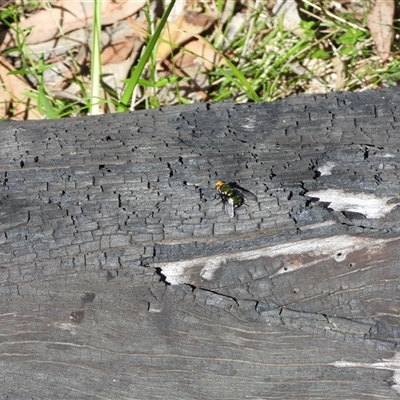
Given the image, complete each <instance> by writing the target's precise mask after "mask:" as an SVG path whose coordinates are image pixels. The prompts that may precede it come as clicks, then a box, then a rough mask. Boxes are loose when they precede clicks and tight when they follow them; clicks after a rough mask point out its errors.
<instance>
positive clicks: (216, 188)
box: [215, 181, 226, 192]
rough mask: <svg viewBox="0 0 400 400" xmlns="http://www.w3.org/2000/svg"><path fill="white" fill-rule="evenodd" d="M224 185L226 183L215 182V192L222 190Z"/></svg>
mask: <svg viewBox="0 0 400 400" xmlns="http://www.w3.org/2000/svg"><path fill="white" fill-rule="evenodd" d="M224 185H226V182H225V181H218V182H216V184H215V190H216V191H217V192H219V191H220V189H221V188H222V186H224Z"/></svg>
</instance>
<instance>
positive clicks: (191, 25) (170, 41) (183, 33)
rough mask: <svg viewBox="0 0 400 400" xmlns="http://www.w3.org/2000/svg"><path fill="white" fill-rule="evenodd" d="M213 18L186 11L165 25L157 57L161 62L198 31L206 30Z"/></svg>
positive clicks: (213, 20)
mask: <svg viewBox="0 0 400 400" xmlns="http://www.w3.org/2000/svg"><path fill="white" fill-rule="evenodd" d="M214 22H215V18H214V17H213V16H211V15H206V14H202V13H198V12H195V11H187V12H184V13H182V14H181V15H180V16H179V17H178V18H177V19H176V20H175V21H173V22H171V23H168V24H167V26H166V27H165V29H164V31H163V33H162V35H161V40H160V44H159V45H158V48H157V59H158V60H159V61H160V62H161V61H163V60H164V59H165V58H166V57H168V55H169V54H170V53H171V51H173V50H174V49H175V46H179V45H181V44H183V43H185V42H187V41H189V40H190V39H192V38H193V37H194V35H197V34H199V33H202V32H204V31H205V30H207V29H208V28H209V27H210V26H211V25H212V24H213V23H214Z"/></svg>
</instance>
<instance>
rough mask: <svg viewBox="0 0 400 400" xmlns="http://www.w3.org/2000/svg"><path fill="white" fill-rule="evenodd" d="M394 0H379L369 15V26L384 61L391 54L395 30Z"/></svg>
mask: <svg viewBox="0 0 400 400" xmlns="http://www.w3.org/2000/svg"><path fill="white" fill-rule="evenodd" d="M393 17H394V0H377V1H376V2H375V4H374V5H373V7H372V9H371V10H370V12H369V14H368V16H367V26H368V28H369V30H370V32H371V36H372V39H373V40H374V42H375V46H376V49H377V50H378V53H379V54H380V56H381V59H382V61H383V62H386V61H387V59H388V58H389V54H390V46H391V44H392V40H393V36H394V30H393Z"/></svg>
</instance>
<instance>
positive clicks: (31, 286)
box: [0, 89, 400, 400]
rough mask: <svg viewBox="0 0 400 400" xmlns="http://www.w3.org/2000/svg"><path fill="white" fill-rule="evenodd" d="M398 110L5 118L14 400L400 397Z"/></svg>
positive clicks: (5, 233) (2, 250)
mask: <svg viewBox="0 0 400 400" xmlns="http://www.w3.org/2000/svg"><path fill="white" fill-rule="evenodd" d="M399 104H400V90H398V89H388V90H383V91H369V92H364V93H334V94H328V95H319V96H300V97H294V98H290V99H287V100H284V101H278V102H275V103H271V104H267V103H263V104H244V105H232V104H226V103H221V104H197V105H193V106H184V107H172V108H164V109H160V110H154V111H146V112H136V113H131V114H128V113H127V114H121V115H107V116H102V117H87V118H78V119H68V120H59V121H37V122H33V121H32V122H28V123H2V124H1V125H0V131H1V143H2V145H1V147H0V174H1V175H0V176H1V186H0V205H1V208H0V227H1V229H0V254H1V263H0V296H1V298H0V301H1V303H0V310H1V313H0V338H1V342H0V371H1V372H0V378H1V379H0V399H4V400H5V399H45V398H49V399H50V398H52V399H56V398H65V399H74V398H76V399H245V398H249V399H273V398H275V399H294V398H297V399H300V398H303V399H349V398H354V399H361V398H374V399H395V398H399V393H400V386H399V385H400V353H399V351H398V349H397V347H398V343H399V340H400V339H399V336H400V330H399V327H400V319H399V314H400V292H399V288H400V223H399V222H400V221H399V219H400V207H399V201H400V191H399V166H400V154H399V145H400V122H399V121H400V108H399ZM217 180H225V181H227V182H232V181H234V182H238V183H239V184H240V185H241V186H243V187H244V188H246V189H248V190H251V191H252V192H254V193H255V194H256V195H257V199H258V200H257V201H254V200H247V201H246V204H244V205H243V206H242V207H240V208H238V209H237V210H236V213H235V214H236V215H235V216H234V217H233V218H230V217H229V216H228V215H226V214H225V213H224V212H223V210H222V204H220V203H219V201H218V199H217V198H216V192H215V190H214V185H215V182H216V181H217Z"/></svg>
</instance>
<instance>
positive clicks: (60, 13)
mask: <svg viewBox="0 0 400 400" xmlns="http://www.w3.org/2000/svg"><path fill="white" fill-rule="evenodd" d="M93 4H94V2H93V1H80V2H77V1H69V0H65V1H57V2H55V3H53V4H52V7H51V8H50V9H47V10H41V11H39V12H37V13H36V14H33V15H32V16H31V17H29V18H27V19H26V20H24V21H21V23H20V24H19V27H20V28H21V29H26V28H29V27H32V31H31V33H30V35H29V36H28V39H27V44H33V43H40V42H45V41H47V40H50V39H53V38H54V37H58V36H60V35H61V32H60V29H59V26H61V28H62V33H64V34H65V33H68V32H71V31H74V30H75V29H79V28H84V27H86V28H87V27H90V26H91V23H92V18H93ZM101 4H102V8H101V23H102V25H111V24H113V23H115V22H117V21H121V20H124V19H126V18H127V17H129V16H131V15H133V14H135V13H136V12H137V11H139V10H140V9H141V8H142V7H143V6H144V5H145V4H146V1H145V0H140V1H139V0H135V1H130V0H125V1H118V2H113V1H111V0H103V1H102V2H101Z"/></svg>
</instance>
